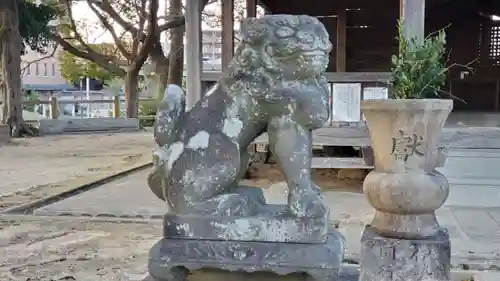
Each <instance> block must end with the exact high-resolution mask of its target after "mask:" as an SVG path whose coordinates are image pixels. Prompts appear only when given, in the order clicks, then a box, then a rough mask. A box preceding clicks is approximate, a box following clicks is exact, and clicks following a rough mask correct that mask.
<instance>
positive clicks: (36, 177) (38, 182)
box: [0, 132, 153, 211]
mask: <svg viewBox="0 0 500 281" xmlns="http://www.w3.org/2000/svg"><path fill="white" fill-rule="evenodd" d="M152 147H153V139H152V136H151V133H148V132H135V133H116V134H88V135H63V136H48V137H40V138H28V139H14V140H12V142H11V143H10V144H8V145H4V146H1V147H0V178H1V179H2V181H0V211H2V210H5V209H6V208H9V207H12V206H15V205H20V204H24V203H27V202H30V201H33V200H36V199H39V198H42V197H45V196H49V195H54V194H58V193H61V192H63V191H66V190H68V189H72V188H75V187H77V186H80V185H82V184H85V183H88V182H91V181H95V180H97V179H100V178H103V177H106V176H109V175H112V174H115V173H117V172H119V171H123V170H127V169H130V168H132V167H135V166H138V165H140V164H143V163H146V162H148V161H150V159H151V148H152Z"/></svg>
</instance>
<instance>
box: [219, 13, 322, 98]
mask: <svg viewBox="0 0 500 281" xmlns="http://www.w3.org/2000/svg"><path fill="white" fill-rule="evenodd" d="M241 37H242V38H241V42H240V44H239V46H238V48H237V49H236V51H235V54H234V57H233V59H232V61H231V62H230V65H229V68H228V70H227V71H225V72H224V73H223V75H222V78H221V80H220V83H221V85H222V86H223V87H224V88H225V89H226V90H227V91H228V92H229V93H232V94H234V95H238V94H241V93H243V94H246V95H250V96H251V97H253V98H255V99H257V100H265V101H267V102H276V101H278V100H282V99H283V98H284V97H283V92H285V91H286V92H288V93H290V92H292V91H293V92H296V93H298V92H307V93H308V95H318V94H319V95H321V96H322V98H324V99H325V100H326V99H327V98H328V92H329V91H328V83H327V81H326V79H325V78H324V76H323V75H322V74H321V73H322V72H323V71H324V70H325V69H326V67H327V66H328V55H327V54H328V53H329V51H330V50H331V48H332V45H331V43H330V41H329V37H328V33H327V31H326V29H325V28H324V26H323V25H322V24H321V23H320V22H319V20H317V19H315V18H311V17H308V16H298V17H297V16H287V15H281V16H278V17H276V16H273V17H263V18H250V19H245V20H244V21H243V22H242V24H241ZM311 53H316V55H315V56H316V58H315V60H317V61H315V62H314V63H316V64H317V66H316V67H318V69H317V71H311V66H310V65H307V62H306V57H307V55H308V54H311ZM287 74H288V75H287ZM296 95H297V94H295V95H294V96H296Z"/></svg>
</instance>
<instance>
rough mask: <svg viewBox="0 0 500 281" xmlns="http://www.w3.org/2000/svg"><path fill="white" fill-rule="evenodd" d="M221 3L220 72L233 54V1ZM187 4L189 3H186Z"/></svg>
mask: <svg viewBox="0 0 500 281" xmlns="http://www.w3.org/2000/svg"><path fill="white" fill-rule="evenodd" d="M221 1H222V70H223V71H224V70H226V69H227V67H228V66H229V62H230V61H231V59H232V58H233V53H234V19H233V15H234V0H221ZM188 2H189V1H188Z"/></svg>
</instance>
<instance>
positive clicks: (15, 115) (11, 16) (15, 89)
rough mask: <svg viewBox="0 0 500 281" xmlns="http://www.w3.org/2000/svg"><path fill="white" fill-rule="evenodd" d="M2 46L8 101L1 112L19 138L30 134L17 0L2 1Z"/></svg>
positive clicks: (0, 5)
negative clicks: (23, 93)
mask: <svg viewBox="0 0 500 281" xmlns="http://www.w3.org/2000/svg"><path fill="white" fill-rule="evenodd" d="M0 28H1V31H0V35H1V37H0V46H2V47H1V56H0V59H1V63H2V76H3V79H4V81H3V82H4V90H5V94H6V96H5V98H6V104H5V107H4V110H6V111H7V112H4V113H3V114H2V115H4V116H6V117H7V119H6V120H1V121H2V123H3V124H9V126H10V129H11V136H12V137H20V136H22V135H23V134H24V133H31V130H30V129H29V128H28V126H27V124H26V123H25V122H24V119H23V107H22V98H23V95H22V91H21V48H22V44H21V36H20V34H19V13H18V5H17V0H1V1H0Z"/></svg>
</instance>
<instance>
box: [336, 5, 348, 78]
mask: <svg viewBox="0 0 500 281" xmlns="http://www.w3.org/2000/svg"><path fill="white" fill-rule="evenodd" d="M346 18H347V11H346V9H345V8H339V9H338V10H337V48H336V51H337V67H336V71H337V72H345V71H346V49H347V47H346V44H347V21H346Z"/></svg>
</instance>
